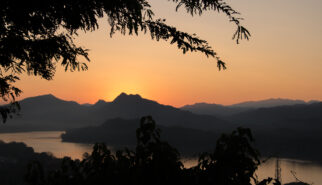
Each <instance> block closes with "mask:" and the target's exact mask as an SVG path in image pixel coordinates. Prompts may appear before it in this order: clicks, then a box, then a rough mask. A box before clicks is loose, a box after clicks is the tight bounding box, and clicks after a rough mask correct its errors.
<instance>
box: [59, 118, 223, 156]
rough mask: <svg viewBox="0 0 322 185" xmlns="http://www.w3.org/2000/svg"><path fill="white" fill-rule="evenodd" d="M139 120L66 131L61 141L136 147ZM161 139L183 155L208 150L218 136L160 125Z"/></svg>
mask: <svg viewBox="0 0 322 185" xmlns="http://www.w3.org/2000/svg"><path fill="white" fill-rule="evenodd" d="M139 123H140V120H139V119H131V120H125V119H121V118H116V119H111V120H108V121H106V122H104V123H103V124H102V125H100V126H95V127H84V128H77V129H71V130H67V131H66V133H65V134H63V135H62V139H63V141H67V142H78V143H96V142H104V143H106V144H107V145H108V146H113V147H118V148H123V147H124V146H127V147H132V146H134V145H135V144H136V136H135V134H136V129H137V128H138V127H139ZM158 128H160V129H161V139H162V140H164V141H167V142H169V143H170V144H171V145H173V146H175V147H176V148H178V149H179V150H180V151H183V152H185V153H187V152H189V153H197V152H204V151H207V150H211V149H213V148H214V146H215V144H216V140H217V139H218V137H219V134H221V133H219V132H207V131H201V130H197V129H191V128H183V127H166V126H161V125H159V126H158Z"/></svg>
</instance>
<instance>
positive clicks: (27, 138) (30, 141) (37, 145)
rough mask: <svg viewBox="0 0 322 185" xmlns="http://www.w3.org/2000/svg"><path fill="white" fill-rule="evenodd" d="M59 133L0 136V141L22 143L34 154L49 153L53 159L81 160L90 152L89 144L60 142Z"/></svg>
mask: <svg viewBox="0 0 322 185" xmlns="http://www.w3.org/2000/svg"><path fill="white" fill-rule="evenodd" d="M62 133H64V132H61V131H57V132H56V131H55V132H53V131H50V132H21V133H4V134H0V140H2V141H4V142H13V141H15V142H24V143H25V144H26V145H27V146H30V147H32V148H33V149H34V150H35V152H50V153H52V154H53V155H54V156H55V157H58V158H62V157H64V156H69V157H71V158H72V159H81V158H82V156H83V154H84V153H85V152H91V151H92V145H90V144H78V143H68V142H62V141H61V138H60V135H61V134H62Z"/></svg>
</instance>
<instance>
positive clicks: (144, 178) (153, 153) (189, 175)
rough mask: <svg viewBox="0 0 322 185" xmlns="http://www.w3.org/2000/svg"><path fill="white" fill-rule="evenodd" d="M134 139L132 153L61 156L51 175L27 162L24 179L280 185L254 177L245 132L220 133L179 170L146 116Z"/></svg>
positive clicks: (51, 183) (52, 184)
mask: <svg viewBox="0 0 322 185" xmlns="http://www.w3.org/2000/svg"><path fill="white" fill-rule="evenodd" d="M136 136H137V145H136V148H135V149H134V150H130V149H125V150H119V151H116V152H115V153H112V152H111V151H110V150H108V149H107V147H106V145H105V144H104V143H97V144H95V146H94V147H93V152H92V153H91V154H86V155H84V159H83V160H71V159H70V158H68V157H65V158H64V159H63V161H62V164H61V168H59V169H57V170H55V171H52V172H48V171H47V173H46V172H45V170H44V169H43V168H42V166H41V165H40V164H39V163H38V162H33V163H31V164H30V165H29V167H28V173H27V176H26V180H27V182H28V183H29V184H31V185H37V184H41V185H64V184H66V185H67V184H78V185H87V184H88V185H89V184H97V185H100V184H119V185H130V184H131V185H135V184H138V185H139V184H140V185H148V184H159V185H162V184H177V185H179V184H182V185H183V184H185V185H227V184H229V185H252V184H256V185H267V184H269V183H271V182H273V184H275V185H280V184H278V183H279V182H278V181H276V180H275V179H272V178H267V179H264V180H261V181H259V180H258V179H257V178H256V175H255V171H256V170H257V168H258V165H260V163H261V162H260V160H259V157H260V154H259V153H258V152H257V150H256V149H254V147H253V138H252V135H251V132H250V130H249V129H245V128H238V129H237V130H236V131H233V132H232V133H231V134H225V135H222V136H221V137H220V138H219V139H218V140H217V144H216V147H215V150H214V151H213V152H210V153H203V154H202V155H200V157H199V161H198V164H197V165H196V166H193V167H191V168H185V167H184V166H183V164H182V163H181V161H180V159H181V156H180V153H179V152H178V151H177V150H176V149H175V148H173V147H172V146H171V145H170V144H169V143H167V142H165V141H162V140H161V138H160V130H159V129H158V128H157V127H156V125H155V121H154V120H153V119H152V117H150V116H147V117H143V118H142V119H141V123H140V127H139V128H138V129H137V131H136Z"/></svg>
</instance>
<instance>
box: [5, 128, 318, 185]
mask: <svg viewBox="0 0 322 185" xmlns="http://www.w3.org/2000/svg"><path fill="white" fill-rule="evenodd" d="M62 133H64V132H61V131H49V132H21V133H1V134H0V140H3V141H4V142H13V141H15V142H24V143H26V145H27V146H30V147H32V148H34V151H35V152H50V153H52V154H53V155H54V156H55V157H58V158H62V157H64V156H69V157H71V158H72V159H82V156H83V154H84V153H85V152H89V153H90V152H91V151H92V146H93V145H91V144H79V143H69V142H62V140H61V137H60V136H61V134H62ZM183 163H184V165H185V167H191V166H194V165H196V163H197V159H183ZM275 163H276V159H270V160H268V161H267V162H265V163H264V164H262V165H261V166H260V167H259V169H258V170H257V172H256V174H257V175H258V178H259V179H263V178H267V177H274V175H275ZM280 166H281V169H282V182H283V183H287V182H292V181H295V178H294V176H293V175H292V173H291V171H293V172H295V173H296V176H297V177H298V178H299V179H300V180H302V181H304V182H308V183H314V185H319V184H321V185H322V166H321V165H318V164H314V163H312V162H309V161H299V160H290V159H280Z"/></svg>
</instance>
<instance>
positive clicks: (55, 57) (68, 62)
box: [0, 0, 250, 121]
mask: <svg viewBox="0 0 322 185" xmlns="http://www.w3.org/2000/svg"><path fill="white" fill-rule="evenodd" d="M172 1H173V2H175V3H176V4H177V9H178V8H179V7H181V6H184V7H185V8H186V10H187V12H188V13H190V14H191V15H194V14H199V15H200V14H202V12H203V11H209V10H212V11H218V12H223V13H224V14H226V15H227V16H228V17H229V19H230V21H232V22H233V23H235V24H236V25H237V30H236V33H235V34H234V36H233V39H236V41H237V43H238V42H239V40H241V39H243V38H245V39H248V38H249V36H250V34H249V32H248V31H247V30H246V29H245V28H244V27H243V26H242V25H240V18H239V17H236V15H238V12H236V11H235V10H234V9H232V8H231V7H230V6H229V5H228V4H226V3H225V2H224V1H222V0H192V1H186V0H172ZM0 7H1V8H0V96H1V98H2V99H3V100H4V101H9V102H11V103H12V104H11V106H7V107H2V108H1V109H0V112H1V116H2V119H3V121H5V120H6V119H7V117H8V116H10V115H11V113H14V111H13V109H15V107H16V103H15V97H16V96H19V94H20V93H21V90H20V89H18V88H17V87H15V86H14V85H13V83H14V82H15V81H17V80H19V75H20V74H22V73H25V72H26V73H27V74H31V75H35V76H41V77H42V78H44V79H47V80H50V79H52V78H53V76H54V74H55V70H56V66H57V65H62V66H63V67H64V68H65V70H66V71H67V70H70V71H75V70H78V71H79V70H87V65H86V63H82V62H80V57H83V58H85V60H87V61H89V57H88V50H87V49H85V48H83V47H79V46H77V45H75V44H74V42H73V40H74V37H75V36H77V31H79V30H80V31H84V32H87V31H94V30H96V29H98V27H99V25H98V19H99V18H102V17H105V18H107V20H108V23H109V25H110V35H111V36H112V35H113V34H114V33H115V32H120V33H122V34H124V35H125V34H129V35H131V34H138V32H143V33H150V35H151V37H152V39H155V40H159V39H162V40H166V41H168V40H169V41H170V43H171V44H176V45H177V46H178V48H179V49H180V50H182V52H183V53H186V52H188V51H190V52H201V53H204V54H205V55H206V56H207V57H208V56H211V57H214V58H215V59H216V60H217V63H218V68H219V69H222V68H224V69H225V63H224V62H223V61H222V60H221V59H220V58H219V57H218V56H217V55H216V53H215V52H214V51H213V49H212V48H211V47H210V46H209V45H208V43H207V41H205V40H202V39H200V38H198V37H197V36H196V35H195V34H188V33H186V32H183V31H179V30H177V29H176V28H175V27H173V26H169V25H167V24H166V23H165V20H164V19H160V18H155V17H154V13H153V11H152V10H151V6H150V4H149V3H148V1H146V0H94V1H93V0H92V1H90V0H84V1H77V0H76V1H75V0H49V1H46V3H39V2H38V1H31V2H30V1H18V0H2V1H1V3H0ZM15 110H18V109H15Z"/></svg>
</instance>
